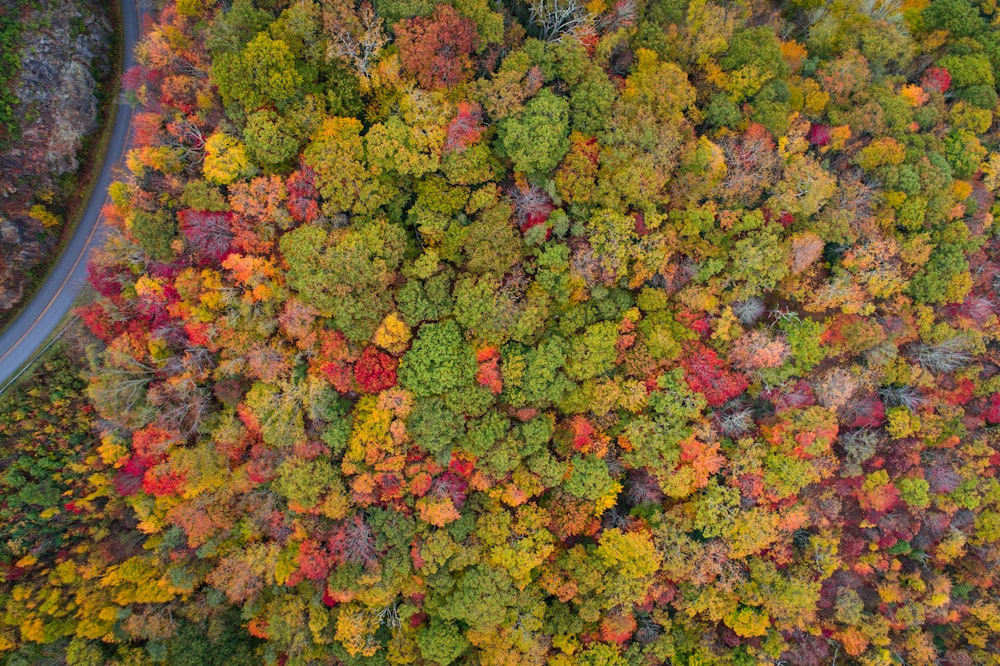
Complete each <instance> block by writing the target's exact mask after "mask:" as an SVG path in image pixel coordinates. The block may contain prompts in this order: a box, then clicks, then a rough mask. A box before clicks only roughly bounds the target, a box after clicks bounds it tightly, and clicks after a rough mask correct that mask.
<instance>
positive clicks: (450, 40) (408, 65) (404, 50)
mask: <svg viewBox="0 0 1000 666" xmlns="http://www.w3.org/2000/svg"><path fill="white" fill-rule="evenodd" d="M393 32H395V33H396V44H397V45H398V46H399V54H400V59H401V60H402V63H403V68H404V69H405V70H406V71H407V72H409V73H410V74H413V75H414V76H415V77H416V78H417V83H419V84H420V85H421V86H423V87H424V88H427V89H428V90H434V89H437V88H448V87H452V86H455V85H458V84H460V83H463V82H464V81H465V79H466V77H467V76H468V73H469V71H470V70H471V67H472V60H471V59H470V58H469V55H470V54H471V53H472V49H473V47H474V46H475V43H476V39H477V35H476V26H475V24H474V23H473V22H472V21H470V20H468V19H467V18H464V17H463V16H461V15H459V13H458V12H457V11H455V9H454V8H452V7H451V6H450V5H437V6H436V7H435V9H434V14H433V16H431V17H423V16H418V17H416V18H411V19H406V20H405V21H401V22H400V23H397V24H396V25H394V26H393Z"/></svg>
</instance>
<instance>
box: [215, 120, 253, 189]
mask: <svg viewBox="0 0 1000 666" xmlns="http://www.w3.org/2000/svg"><path fill="white" fill-rule="evenodd" d="M204 172H205V180H207V181H209V182H210V183H215V184H216V185H230V184H232V183H233V182H234V181H236V180H238V179H240V178H245V177H247V176H250V175H252V174H253V172H254V167H253V164H252V163H251V162H250V160H249V158H248V157H247V153H246V147H245V146H244V145H243V143H242V142H241V141H240V140H239V139H236V138H234V137H231V136H229V135H228V134H223V133H221V132H216V133H215V134H213V135H212V136H210V137H208V140H207V141H206V142H205V165H204Z"/></svg>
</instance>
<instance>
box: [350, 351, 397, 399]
mask: <svg viewBox="0 0 1000 666" xmlns="http://www.w3.org/2000/svg"><path fill="white" fill-rule="evenodd" d="M397 364H398V361H397V360H396V359H395V358H393V357H392V356H389V355H388V354H386V353H385V352H383V351H381V350H379V349H377V348H375V347H367V348H365V350H364V351H363V352H361V357H360V358H359V359H358V362H357V363H355V364H354V379H355V381H357V382H358V386H360V387H361V390H362V391H365V392H367V393H378V392H379V391H384V390H385V389H387V388H392V387H393V386H395V385H396V365H397Z"/></svg>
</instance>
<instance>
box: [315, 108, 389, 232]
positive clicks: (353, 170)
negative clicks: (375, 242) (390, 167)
mask: <svg viewBox="0 0 1000 666" xmlns="http://www.w3.org/2000/svg"><path fill="white" fill-rule="evenodd" d="M361 129H362V125H361V123H360V122H359V121H358V120H356V119H355V118H327V119H326V120H324V121H323V123H322V125H321V126H320V128H319V130H318V131H317V133H316V135H315V136H313V138H312V141H311V142H310V144H309V145H308V146H307V147H306V149H305V152H304V153H303V155H302V157H303V160H304V162H305V163H306V165H307V166H308V167H309V168H310V169H312V170H313V172H314V173H315V174H316V176H315V179H316V189H318V190H319V192H320V194H322V195H323V198H324V201H323V211H324V212H325V213H326V214H328V215H334V214H336V213H341V212H345V211H354V212H359V213H371V212H374V211H375V210H376V209H378V207H379V206H381V205H383V204H384V203H385V202H386V201H387V196H386V195H387V194H388V190H387V189H386V188H385V187H384V186H383V185H382V184H381V183H380V182H379V181H378V180H377V179H375V178H373V177H372V174H371V173H370V171H369V169H368V166H367V164H366V163H365V161H364V144H363V142H362V139H361Z"/></svg>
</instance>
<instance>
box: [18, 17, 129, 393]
mask: <svg viewBox="0 0 1000 666" xmlns="http://www.w3.org/2000/svg"><path fill="white" fill-rule="evenodd" d="M120 4H121V20H122V34H123V42H122V52H123V53H124V57H125V63H124V64H125V66H124V69H123V70H122V71H128V69H129V68H130V67H132V66H133V65H134V64H135V58H134V56H133V53H132V52H133V48H134V47H135V43H136V40H138V38H139V8H138V7H137V0H120ZM131 122H132V107H131V106H129V105H128V104H123V103H121V102H119V104H118V112H117V113H116V114H115V124H114V128H113V129H112V131H111V140H110V142H109V143H108V151H107V153H106V154H105V156H104V164H103V165H102V166H101V174H100V176H99V177H98V179H97V185H96V187H95V188H94V193H93V195H92V196H91V199H90V201H89V202H88V203H87V209H86V211H85V212H84V214H83V217H82V218H81V219H80V223H79V225H78V226H77V228H76V231H75V232H74V234H73V238H72V239H71V240H70V242H69V243H68V244H67V245H66V249H65V250H64V252H63V255H62V256H61V257H60V258H59V260H58V261H57V262H56V265H55V267H54V268H53V269H52V271H51V272H50V273H49V276H48V278H47V279H46V280H45V284H43V285H42V287H41V289H39V290H38V291H37V292H36V293H35V297H34V299H33V300H32V301H31V302H30V303H29V304H28V305H27V306H26V307H25V308H24V309H23V310H22V311H21V314H20V316H18V318H17V319H15V320H14V323H13V324H11V325H10V327H8V329H7V330H6V332H4V334H3V335H2V336H0V392H2V391H3V389H4V388H6V386H7V384H8V382H9V381H10V380H11V378H12V377H14V375H15V373H17V371H18V370H19V369H20V368H21V366H23V365H24V364H25V363H26V362H28V361H29V360H30V359H31V358H32V357H33V355H34V354H35V352H36V351H37V350H38V349H39V348H40V347H41V346H42V344H43V343H44V342H45V340H46V338H48V337H49V335H50V334H51V333H52V332H53V331H55V330H56V327H57V326H58V325H59V322H61V321H62V320H63V318H64V317H65V316H66V313H68V312H69V311H70V309H71V308H72V307H73V302H74V301H75V300H76V297H77V295H78V294H79V293H80V289H81V288H82V287H83V285H84V284H85V283H86V281H87V257H88V255H89V254H90V250H91V249H92V248H94V247H96V246H98V245H100V244H101V242H102V240H103V239H104V229H103V228H102V226H103V225H101V208H103V206H104V203H105V201H107V192H108V185H110V184H111V181H112V180H113V173H114V170H115V168H116V167H117V166H118V164H120V163H121V161H122V158H123V157H124V154H125V148H126V147H127V145H128V137H129V127H130V125H131Z"/></svg>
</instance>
